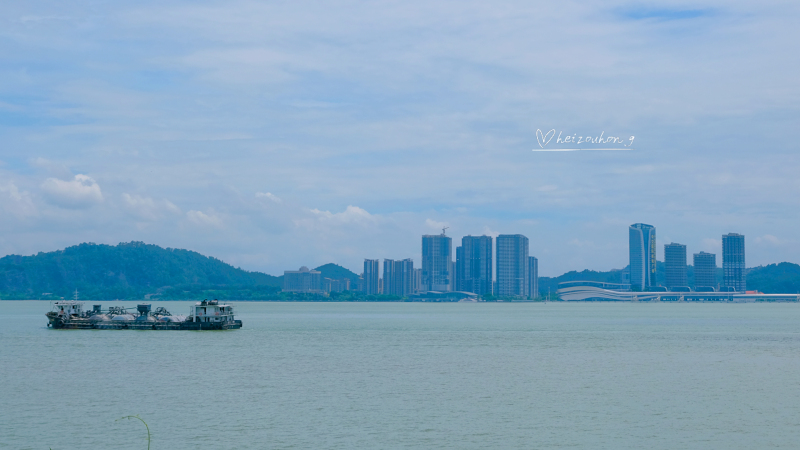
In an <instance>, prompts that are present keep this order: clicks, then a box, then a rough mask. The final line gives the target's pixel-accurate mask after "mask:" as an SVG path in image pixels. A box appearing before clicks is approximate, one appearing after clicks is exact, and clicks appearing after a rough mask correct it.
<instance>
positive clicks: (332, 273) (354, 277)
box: [314, 263, 358, 287]
mask: <svg viewBox="0 0 800 450" xmlns="http://www.w3.org/2000/svg"><path fill="white" fill-rule="evenodd" d="M314 270H319V271H320V272H322V277H323V278H331V279H334V280H341V279H344V278H350V283H351V284H350V285H351V286H353V287H355V286H356V284H357V283H358V274H356V273H355V272H352V271H350V270H348V269H345V268H344V267H342V266H340V265H338V264H333V263H328V264H325V265H322V266H319V267H317V268H316V269H314Z"/></svg>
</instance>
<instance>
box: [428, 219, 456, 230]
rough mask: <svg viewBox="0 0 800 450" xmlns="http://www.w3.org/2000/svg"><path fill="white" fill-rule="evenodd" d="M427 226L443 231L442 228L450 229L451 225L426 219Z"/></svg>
mask: <svg viewBox="0 0 800 450" xmlns="http://www.w3.org/2000/svg"><path fill="white" fill-rule="evenodd" d="M425 226H427V227H428V228H432V229H434V230H438V231H441V230H442V228H447V227H450V225H448V224H447V222H437V221H435V220H433V219H425Z"/></svg>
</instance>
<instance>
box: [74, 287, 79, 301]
mask: <svg viewBox="0 0 800 450" xmlns="http://www.w3.org/2000/svg"><path fill="white" fill-rule="evenodd" d="M75 301H76V302H77V301H78V289H77V288H76V289H75Z"/></svg>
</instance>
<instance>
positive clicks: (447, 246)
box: [422, 232, 453, 292]
mask: <svg viewBox="0 0 800 450" xmlns="http://www.w3.org/2000/svg"><path fill="white" fill-rule="evenodd" d="M452 266H453V240H452V239H450V238H449V237H448V236H445V235H444V232H442V234H437V235H425V236H422V282H423V284H424V289H425V290H426V291H440V292H447V291H450V285H451V284H452V276H453V274H452Z"/></svg>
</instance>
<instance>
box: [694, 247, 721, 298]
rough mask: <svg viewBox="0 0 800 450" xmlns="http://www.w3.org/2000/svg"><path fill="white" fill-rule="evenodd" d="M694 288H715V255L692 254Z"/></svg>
mask: <svg viewBox="0 0 800 450" xmlns="http://www.w3.org/2000/svg"><path fill="white" fill-rule="evenodd" d="M693 262H694V288H695V290H707V289H700V288H716V287H717V255H715V254H713V253H706V252H700V253H695V254H694V261H693Z"/></svg>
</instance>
